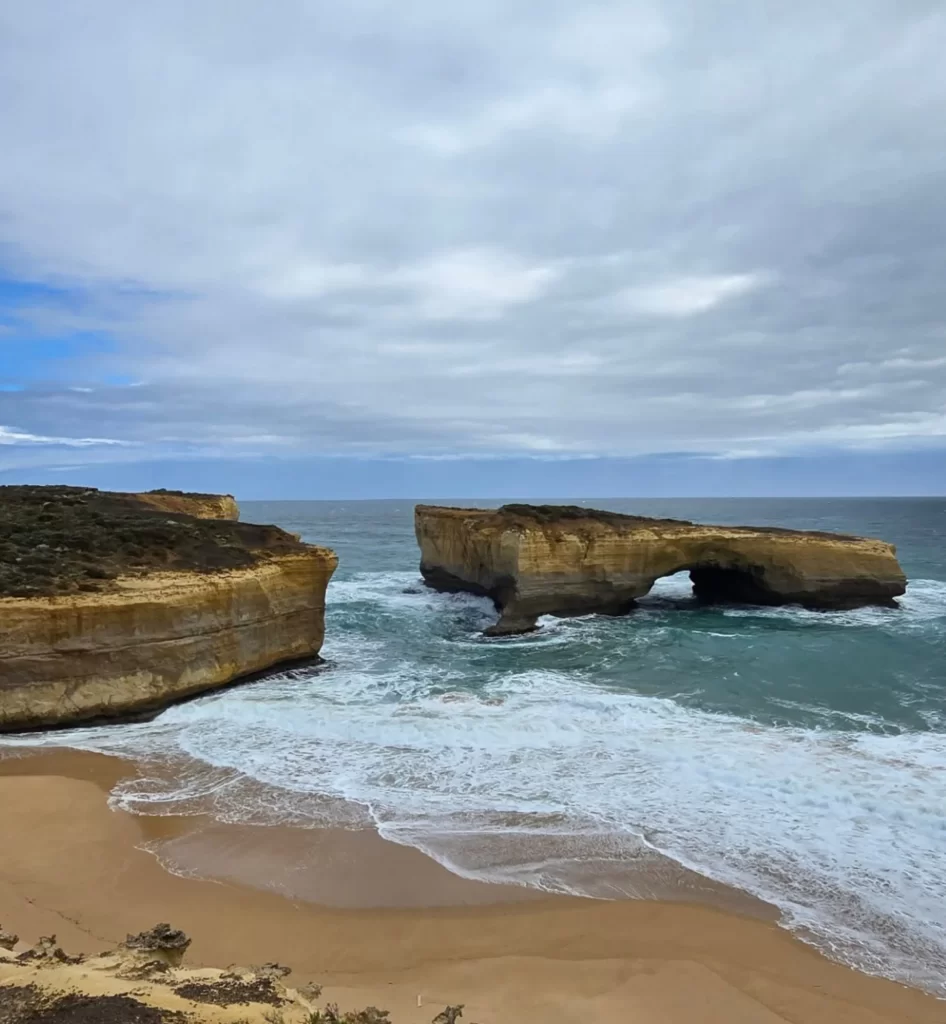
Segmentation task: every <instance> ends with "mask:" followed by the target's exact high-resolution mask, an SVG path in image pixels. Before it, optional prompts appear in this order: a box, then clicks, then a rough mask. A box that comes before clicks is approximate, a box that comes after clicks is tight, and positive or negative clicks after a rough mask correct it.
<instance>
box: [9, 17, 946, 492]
mask: <svg viewBox="0 0 946 1024" xmlns="http://www.w3.org/2000/svg"><path fill="white" fill-rule="evenodd" d="M944 52H946V6H944V5H943V4H942V3H941V2H940V0H928V2H927V0H889V2H888V0H835V2H834V3H830V4H826V3H824V2H823V0H819V2H813V0H796V2H793V3H791V4H786V3H782V2H780V0H759V2H757V3H753V4H747V3H733V2H729V0H715V2H713V3H706V2H705V0H663V2H644V0H621V2H617V0H615V2H608V3H600V2H576V0H571V2H567V3H566V2H563V0H453V2H451V3H449V4H444V3H442V2H439V0H403V2H402V3H399V4H390V3H387V2H384V3H382V2H380V0H346V2H345V3H344V4H330V3H318V2H315V0H280V2H279V3H275V4H260V3H258V2H257V0H204V2H202V3H199V4H194V3H192V2H185V0H163V2H162V3H160V4H130V3H127V0H85V2H83V3H81V4H63V3H61V2H59V0H30V2H29V3H16V2H15V0H0V151H2V157H0V483H14V482H26V481H28V482H63V483H82V484H91V485H96V486H106V487H116V488H127V489H136V488H140V487H160V486H165V487H191V488H197V489H220V490H226V491H230V492H232V493H235V494H237V496H242V497H246V498H265V497H284V498H308V497H323V498H331V497H344V498H348V497H385V496H392V497H401V496H418V497H423V496H439V497H450V496H455V497H461V496H462V497H476V496H479V495H482V496H484V497H502V496H521V497H531V496H543V495H555V496H562V497H594V496H599V495H600V496H624V495H626V496H633V495H636V494H640V495H647V496H651V495H703V494H708V495H727V494H733V495H743V494H760V495H793V494H797V495H805V494H818V495H820V494H892V495H896V494H943V493H944V492H946V281H944V268H946V116H944V110H946V62H944V61H943V59H942V54H943V53H944Z"/></svg>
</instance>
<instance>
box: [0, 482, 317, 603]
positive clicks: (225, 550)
mask: <svg viewBox="0 0 946 1024" xmlns="http://www.w3.org/2000/svg"><path fill="white" fill-rule="evenodd" d="M156 493H168V492H156ZM175 496H176V497H181V498H186V497H190V496H189V495H184V494H181V492H176V493H175ZM195 497H199V498H201V499H205V498H208V497H216V496H208V495H200V496H195ZM304 549H305V545H303V544H302V543H301V542H300V541H299V540H297V539H296V538H295V537H293V536H292V535H291V534H289V533H286V532H285V531H283V530H280V529H279V528H278V527H276V526H255V525H253V524H251V523H240V522H236V521H234V520H227V519H201V518H197V517H195V516H192V515H188V514H186V513H184V512H179V511H173V512H171V511H167V510H164V509H160V508H155V507H151V506H149V504H148V501H147V495H143V496H141V497H139V496H138V495H135V494H121V493H115V492H110V491H99V490H96V489H95V488H92V487H61V486H54V487H41V486H0V596H2V597H45V596H51V595H53V594H68V593H73V592H75V591H91V590H101V589H104V588H106V587H107V586H108V583H109V581H110V580H112V579H114V578H115V577H116V576H120V575H126V574H136V573H147V572H154V571H159V570H164V571H168V570H171V571H174V570H177V571H191V572H219V571H222V570H226V569H240V568H246V567H248V566H251V565H254V564H255V563H256V562H258V561H259V560H260V559H262V558H265V557H266V556H267V555H270V554H281V553H288V552H292V551H302V550H304Z"/></svg>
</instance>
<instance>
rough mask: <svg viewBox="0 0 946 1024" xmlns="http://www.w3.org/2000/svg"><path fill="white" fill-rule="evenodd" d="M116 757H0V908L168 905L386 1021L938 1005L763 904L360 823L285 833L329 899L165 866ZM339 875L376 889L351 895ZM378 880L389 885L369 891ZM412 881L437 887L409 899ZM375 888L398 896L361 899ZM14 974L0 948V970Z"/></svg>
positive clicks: (894, 1010) (231, 943)
mask: <svg viewBox="0 0 946 1024" xmlns="http://www.w3.org/2000/svg"><path fill="white" fill-rule="evenodd" d="M131 770H133V769H131V768H130V766H127V765H123V764H122V763H121V762H118V761H115V760H112V759H108V758H101V757H97V756H94V755H80V754H75V753H55V754H47V755H38V756H30V757H25V758H16V759H7V760H4V761H0V821H2V836H0V925H2V926H3V927H4V928H5V929H7V930H12V931H14V932H17V933H18V934H19V935H20V936H21V937H23V939H26V940H28V941H29V942H30V943H32V942H34V941H35V940H36V939H37V938H38V937H39V936H40V935H49V934H51V933H55V934H56V935H57V936H58V939H59V942H60V943H61V945H62V946H63V947H64V948H65V949H66V950H67V952H69V953H76V952H87V953H92V952H99V951H101V950H102V949H103V948H107V947H111V946H114V945H115V944H116V943H118V942H120V941H121V940H122V939H123V938H124V937H125V935H126V934H127V933H129V932H138V931H141V930H142V929H144V928H147V927H150V926H151V925H153V924H155V923H156V922H158V921H170V922H171V923H172V924H173V925H174V926H175V927H176V928H182V929H184V930H185V931H186V932H187V933H188V934H189V935H191V936H192V938H193V946H192V947H191V950H190V951H189V952H188V957H187V960H188V963H189V964H191V965H194V966H199V965H216V966H218V967H225V966H227V965H230V964H241V965H248V964H261V963H264V962H266V961H274V960H275V961H278V962H280V963H283V964H286V965H288V966H290V967H291V968H292V969H293V975H292V977H291V978H290V979H289V980H290V982H292V983H294V984H296V985H302V984H303V983H305V982H307V981H309V980H314V981H317V982H319V983H320V984H321V985H323V986H324V993H323V996H322V997H321V1000H322V1001H323V1002H324V1001H326V1000H331V1001H337V1002H338V1003H339V1004H341V1005H342V1007H343V1008H344V1007H362V1006H365V1005H369V1004H373V1005H376V1006H380V1007H385V1008H387V1009H389V1010H390V1011H391V1015H392V1020H393V1021H394V1024H419V1022H427V1021H430V1020H431V1018H432V1016H433V1015H434V1014H435V1013H436V1012H437V1011H438V1010H440V1009H442V1008H443V1007H444V1006H445V1005H446V1004H455V1003H464V1004H465V1005H466V1009H465V1012H464V1020H471V1021H477V1022H479V1024H499V1022H516V1024H533V1022H535V1024H538V1022H542V1024H547V1022H550V1021H553V1020H554V1021H556V1022H559V1024H568V1022H579V1021H580V1022H582V1024H588V1022H590V1021H595V1022H601V1024H611V1022H614V1024H617V1022H621V1024H635V1022H641V1024H644V1022H646V1024H670V1022H673V1024H683V1022H687V1024H689V1022H705V1024H776V1022H779V1021H791V1022H793V1024H803V1022H812V1024H814V1022H825V1024H828V1022H830V1024H881V1022H894V1021H898V1022H902V1021H917V1022H920V1021H922V1022H936V1024H944V1022H946V1002H942V1001H937V1000H935V999H933V998H932V997H930V996H928V995H925V994H923V993H921V992H918V991H915V990H913V989H909V988H905V987H903V986H900V985H897V984H894V983H892V982H889V981H884V980H882V979H878V978H871V977H867V976H865V975H862V974H859V973H857V972H856V971H853V970H850V969H848V968H846V967H843V966H840V965H838V964H835V963H832V962H830V961H828V960H827V959H825V958H824V957H822V956H821V955H820V954H819V953H817V952H816V951H815V950H813V949H811V948H810V947H808V946H806V945H804V944H803V943H801V942H799V941H798V940H796V939H795V938H793V937H792V936H791V935H790V934H788V933H787V932H785V931H784V930H782V929H780V928H778V927H777V926H776V925H775V924H774V923H773V922H772V921H770V920H762V919H760V918H758V917H751V916H743V915H739V914H734V913H726V912H723V911H721V910H718V909H715V908H712V907H708V906H698V905H691V904H684V903H671V902H658V901H633V900H628V901H618V902H602V901H594V900H581V899H571V898H564V897H561V898H554V899H550V898H542V897H535V896H534V895H532V894H530V893H527V892H525V891H522V890H518V889H515V890H512V889H508V890H507V889H504V888H503V887H494V886H485V885H482V884H480V883H473V882H466V881H464V880H462V879H456V878H455V877H454V876H452V875H450V874H449V873H448V872H446V871H445V870H444V869H442V868H440V867H439V866H438V865H436V864H435V863H433V862H432V861H430V860H428V859H427V858H426V857H424V856H423V855H422V854H419V853H417V852H416V851H413V850H406V849H404V848H400V847H395V846H391V845H390V844H388V843H385V842H384V840H381V839H380V838H379V837H377V836H375V835H373V834H367V833H365V834H359V833H355V834H353V835H352V834H349V835H348V836H347V838H346V837H340V836H338V835H336V836H330V837H325V836H321V837H320V836H318V835H317V834H315V833H306V834H305V836H306V837H308V840H310V841H311V842H313V843H315V844H321V846H317V847H316V849H317V851H318V856H319V857H321V858H324V861H325V864H326V877H327V878H328V879H330V880H331V884H329V883H326V887H325V897H324V900H325V902H333V903H335V904H336V905H335V906H331V907H329V906H323V905H317V904H313V903H309V902H299V901H293V900H291V899H288V898H286V897H284V896H282V895H280V894H278V893H275V892H264V891H260V890H258V889H254V888H250V887H248V886H246V885H243V884H240V883H237V882H232V881H222V882H221V881H204V880H199V879H194V878H181V877H178V876H176V875H172V874H169V873H168V872H167V871H165V870H164V869H163V868H162V867H161V865H160V864H159V862H158V861H157V860H156V858H155V857H154V856H152V855H151V854H150V853H148V852H146V851H145V850H143V849H142V848H141V847H142V846H143V844H145V843H147V842H151V841H154V840H155V839H164V840H167V839H169V838H174V840H175V841H179V842H186V841H187V837H188V836H189V835H192V834H193V824H194V823H193V822H183V823H182V822H181V821H180V820H179V819H153V818H137V817H133V816H130V815H127V814H123V813H120V812H115V811H111V810H109V808H108V807H107V805H106V802H105V796H104V791H105V789H107V788H108V787H109V786H111V785H112V784H113V783H114V781H115V780H116V779H117V778H118V777H119V776H121V775H122V774H128V773H129V772H130V771H131ZM251 831H252V832H253V833H254V834H253V836H252V839H249V838H248V839H247V840H246V841H247V842H250V843H251V845H252V850H253V856H254V857H256V858H258V857H260V856H263V850H262V847H261V846H260V843H261V840H260V834H261V833H265V834H266V835H267V836H269V837H270V838H269V839H268V840H267V841H269V842H271V843H273V844H276V845H278V844H279V843H280V842H288V841H290V835H289V833H290V832H292V836H291V841H293V842H299V841H301V840H300V836H299V833H298V832H294V831H293V830H279V829H272V830H251ZM201 841H203V840H201ZM242 861H245V850H242V851H241V862H242ZM222 873H223V874H226V872H225V871H224V872H222ZM346 887H347V888H346ZM358 890H363V893H362V895H363V897H364V898H363V901H362V902H374V903H375V904H376V905H375V906H373V907H366V906H360V907H353V906H351V904H352V903H355V902H357V900H356V899H355V898H354V896H353V895H352V894H353V893H355V892H356V891H358ZM391 891H395V892H396V893H397V894H398V895H397V898H396V899H385V896H384V894H385V892H391ZM424 894H428V895H429V903H431V904H448V905H439V906H426V907H425V906H422V905H418V904H422V903H423V899H424ZM330 897H331V898H330ZM390 902H396V903H400V904H402V905H401V906H396V907H392V906H384V905H380V906H379V905H377V904H384V903H390ZM405 903H407V904H414V905H407V906H405V905H403V904H405ZM72 970H73V974H74V972H75V971H76V970H79V969H72ZM16 972H20V974H18V975H17V974H16ZM22 972H23V968H21V967H11V966H8V965H4V964H2V963H0V981H2V980H3V979H4V978H7V979H9V978H10V977H12V976H18V977H20V978H21V980H22V978H23V974H22ZM85 973H86V974H87V975H88V974H89V972H88V971H86V972H85ZM70 978H71V980H70V981H69V982H68V983H69V984H74V983H75V981H76V979H75V977H74V976H70ZM98 983H99V984H101V982H98ZM83 984H85V983H83ZM109 984H114V983H113V982H109ZM175 1005H176V1004H175ZM194 1009H195V1008H194V1007H191V1010H194ZM215 1013H216V1011H215ZM254 1013H256V1011H254ZM206 1016H207V1017H208V1018H209V1017H210V1016H211V1014H209V1013H208V1014H206ZM240 1016H242V1017H244V1018H245V1019H250V1020H260V1019H262V1018H261V1016H260V1015H259V1014H258V1013H257V1014H256V1015H255V1016H253V1015H252V1014H248V1012H247V1010H246V1008H244V1009H243V1012H242V1014H238V1013H236V1012H234V1014H233V1015H229V1016H228V1014H224V1015H223V1017H220V1016H219V1014H218V1015H217V1017H216V1018H215V1019H224V1018H226V1019H231V1017H232V1019H234V1020H235V1019H237V1018H238V1017H240ZM198 1017H199V1015H198Z"/></svg>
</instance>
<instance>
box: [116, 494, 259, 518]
mask: <svg viewBox="0 0 946 1024" xmlns="http://www.w3.org/2000/svg"><path fill="white" fill-rule="evenodd" d="M129 497H134V498H137V499H138V501H140V502H142V503H143V504H145V505H147V506H149V507H150V508H153V509H157V510H158V511H161V512H183V513H184V514H185V515H189V516H197V518H198V519H239V518H240V509H239V507H238V506H237V503H236V499H235V498H234V497H233V495H232V494H194V493H189V492H186V491H164V490H162V491H143V492H142V493H140V494H134V495H129Z"/></svg>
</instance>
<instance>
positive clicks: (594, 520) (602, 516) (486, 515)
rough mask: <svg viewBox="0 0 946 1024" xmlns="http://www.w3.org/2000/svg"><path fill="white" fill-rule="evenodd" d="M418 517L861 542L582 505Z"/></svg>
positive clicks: (423, 510) (424, 509)
mask: <svg viewBox="0 0 946 1024" xmlns="http://www.w3.org/2000/svg"><path fill="white" fill-rule="evenodd" d="M416 510H417V512H419V513H420V514H422V515H423V514H428V513H432V514H434V515H448V516H456V517H458V518H473V519H483V520H484V521H486V520H492V521H493V522H495V523H497V524H498V523H500V522H502V523H504V524H508V525H510V526H524V527H539V528H541V527H546V526H551V527H555V526H570V525H571V526H575V527H580V526H581V525H582V524H601V525H603V526H607V527H611V528H612V529H618V530H628V531H630V530H654V529H656V530H660V529H662V528H663V529H672V530H679V529H684V530H714V529H718V530H720V531H727V532H741V533H758V534H773V535H781V536H785V537H821V538H825V539H831V540H835V541H851V542H859V541H863V540H865V538H863V537H856V536H854V535H853V534H848V533H829V532H825V531H821V530H791V529H788V528H786V527H782V526H713V525H709V524H703V523H694V522H692V521H691V520H689V519H659V518H654V517H651V516H635V515H629V514H628V513H625V512H609V511H607V510H605V509H597V508H586V507H585V506H583V505H525V504H509V505H501V506H500V507H499V508H489V509H484V508H457V507H452V506H448V505H418V506H417V507H416Z"/></svg>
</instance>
